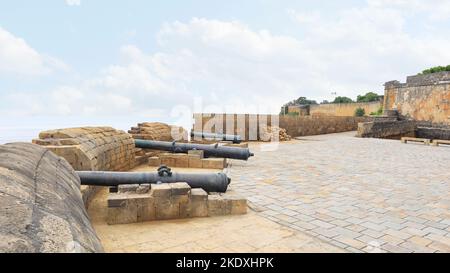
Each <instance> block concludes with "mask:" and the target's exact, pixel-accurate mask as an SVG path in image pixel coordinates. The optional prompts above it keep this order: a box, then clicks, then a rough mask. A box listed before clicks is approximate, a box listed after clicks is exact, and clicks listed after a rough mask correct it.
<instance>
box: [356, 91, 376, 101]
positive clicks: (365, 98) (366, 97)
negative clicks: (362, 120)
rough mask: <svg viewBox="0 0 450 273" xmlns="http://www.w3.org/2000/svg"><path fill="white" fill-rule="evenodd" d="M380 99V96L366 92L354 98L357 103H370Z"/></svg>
mask: <svg viewBox="0 0 450 273" xmlns="http://www.w3.org/2000/svg"><path fill="white" fill-rule="evenodd" d="M379 99H380V95H378V94H377V93H374V92H368V93H366V94H365V95H358V97H357V98H356V101H357V102H371V101H377V100H379Z"/></svg>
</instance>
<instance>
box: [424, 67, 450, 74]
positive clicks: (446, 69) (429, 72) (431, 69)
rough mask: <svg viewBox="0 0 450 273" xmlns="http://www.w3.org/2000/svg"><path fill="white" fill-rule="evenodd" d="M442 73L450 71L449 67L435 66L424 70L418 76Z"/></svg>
mask: <svg viewBox="0 0 450 273" xmlns="http://www.w3.org/2000/svg"><path fill="white" fill-rule="evenodd" d="M442 71H450V65H447V66H435V67H432V68H428V69H425V70H424V71H422V73H419V75H426V74H432V73H436V72H442Z"/></svg>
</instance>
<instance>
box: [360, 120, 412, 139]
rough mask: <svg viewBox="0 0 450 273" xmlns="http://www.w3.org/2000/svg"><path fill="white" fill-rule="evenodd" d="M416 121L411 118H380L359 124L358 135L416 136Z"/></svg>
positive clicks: (383, 136)
mask: <svg viewBox="0 0 450 273" xmlns="http://www.w3.org/2000/svg"><path fill="white" fill-rule="evenodd" d="M415 130H416V123H415V122H414V121H411V120H391V121H389V120H384V121H383V120H380V121H377V120H375V121H371V122H362V123H359V125H358V133H357V136H358V137H375V138H389V139H400V138H401V137H404V136H409V137H414V136H415Z"/></svg>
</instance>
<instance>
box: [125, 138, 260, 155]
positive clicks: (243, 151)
mask: <svg viewBox="0 0 450 273" xmlns="http://www.w3.org/2000/svg"><path fill="white" fill-rule="evenodd" d="M134 143H135V146H136V148H143V149H154V150H163V151H168V152H172V153H187V152H188V151H189V150H202V151H203V153H204V155H205V156H206V157H210V156H212V157H223V158H232V159H238V160H248V158H249V157H251V156H253V153H251V152H250V150H249V149H248V148H239V147H229V146H219V145H218V144H213V145H207V144H195V143H177V142H175V141H174V142H166V141H156V140H142V139H135V140H134Z"/></svg>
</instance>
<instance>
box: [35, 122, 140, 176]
mask: <svg viewBox="0 0 450 273" xmlns="http://www.w3.org/2000/svg"><path fill="white" fill-rule="evenodd" d="M33 142H34V143H37V144H42V145H45V147H46V148H47V149H49V150H50V151H52V152H54V153H55V154H57V155H59V156H62V157H64V158H65V159H66V160H67V161H68V162H69V163H70V165H72V167H73V168H74V169H75V170H79V171H83V170H85V171H127V170H129V169H131V168H134V167H135V166H136V164H137V162H136V158H135V146H134V139H133V138H132V137H131V135H129V134H127V133H125V132H124V131H121V130H116V129H114V128H111V127H80V128H65V129H56V130H49V131H44V132H41V133H40V134H39V139H35V140H33ZM137 158H138V160H139V162H145V161H146V160H147V157H146V156H138V157H137Z"/></svg>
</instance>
